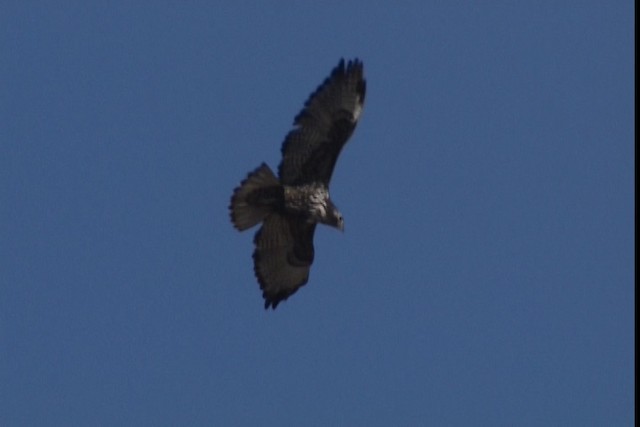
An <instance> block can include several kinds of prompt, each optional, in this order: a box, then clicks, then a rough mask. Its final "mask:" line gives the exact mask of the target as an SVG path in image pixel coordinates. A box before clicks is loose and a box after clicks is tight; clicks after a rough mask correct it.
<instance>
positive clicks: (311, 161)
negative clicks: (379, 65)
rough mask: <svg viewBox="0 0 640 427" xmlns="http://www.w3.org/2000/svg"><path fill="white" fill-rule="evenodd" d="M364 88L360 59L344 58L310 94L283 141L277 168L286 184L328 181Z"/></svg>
mask: <svg viewBox="0 0 640 427" xmlns="http://www.w3.org/2000/svg"><path fill="white" fill-rule="evenodd" d="M365 92H366V81H365V80H364V77H363V70H362V62H361V61H359V60H357V59H355V60H353V61H349V62H348V63H347V64H346V65H345V62H344V60H341V61H340V63H339V64H338V65H337V66H336V67H335V68H334V69H333V71H332V72H331V75H330V76H329V77H327V79H326V80H325V81H324V82H323V83H322V84H321V85H320V86H319V87H318V88H317V89H316V90H315V92H313V93H312V94H311V96H310V97H309V99H308V100H307V102H306V103H305V105H304V108H303V109H302V111H301V112H300V113H299V114H298V115H297V116H296V118H295V120H294V128H293V129H292V130H291V131H290V132H289V134H288V135H287V136H286V138H285V141H284V143H283V144H282V161H281V163H280V166H279V168H278V173H279V176H280V181H281V182H282V183H283V184H285V185H300V184H306V183H310V182H322V183H324V184H325V185H327V186H328V185H329V181H330V180H331V174H332V173H333V168H334V166H335V164H336V160H337V159H338V155H339V154H340V151H341V150H342V147H343V146H344V144H345V143H346V142H347V140H348V139H349V137H350V136H351V134H352V133H353V130H354V129H355V127H356V124H357V122H358V118H359V117H360V113H361V112H362V106H363V104H364V97H365Z"/></svg>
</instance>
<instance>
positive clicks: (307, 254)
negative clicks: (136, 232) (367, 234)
mask: <svg viewBox="0 0 640 427" xmlns="http://www.w3.org/2000/svg"><path fill="white" fill-rule="evenodd" d="M365 92H366V81H365V79H364V77H363V65H362V62H361V61H359V60H358V59H354V60H350V61H348V62H347V63H346V64H345V61H344V59H342V60H340V62H339V63H338V65H337V66H336V67H335V68H334V69H333V71H331V74H330V75H329V77H327V78H326V79H325V81H324V82H323V83H322V84H321V85H320V86H318V88H317V89H316V90H315V91H314V92H313V93H312V94H311V95H310V96H309V99H308V100H307V101H306V102H305V104H304V108H303V109H302V111H300V113H298V115H297V116H296V117H295V119H294V121H293V129H292V130H291V131H290V132H289V133H288V134H287V136H286V137H285V140H284V143H283V144H282V150H281V151H282V161H281V162H280V166H279V167H278V176H277V177H276V175H275V174H274V173H273V172H272V171H271V169H270V168H269V166H267V165H266V164H265V163H262V164H261V165H260V166H259V167H258V168H257V169H255V170H254V171H253V172H251V173H249V175H248V176H247V178H246V179H244V180H243V181H242V182H241V183H240V185H239V186H238V187H237V188H236V189H235V190H234V191H233V195H232V196H231V203H230V205H229V211H230V216H231V222H232V223H233V226H234V227H235V228H236V229H238V230H239V231H244V230H246V229H248V228H251V227H253V226H255V225H257V224H259V223H262V227H260V229H259V230H258V232H257V233H256V235H255V237H254V243H255V251H254V252H253V262H254V272H255V275H256V278H257V279H258V283H259V284H260V288H261V289H262V296H263V298H264V307H265V309H268V308H269V307H272V308H273V309H275V308H276V307H277V306H278V304H279V303H280V302H281V301H283V300H286V299H287V298H289V297H290V296H291V295H292V294H294V293H295V292H296V291H297V290H298V289H299V288H300V287H301V286H303V285H305V284H306V283H307V281H308V280H309V270H310V268H311V264H312V263H313V256H314V249H313V234H314V232H315V230H316V224H318V223H320V224H325V225H329V226H331V227H335V228H338V229H340V230H344V219H343V217H342V214H341V213H340V211H338V208H337V207H336V205H335V204H334V203H333V201H332V200H331V198H330V197H329V182H330V181H331V174H332V173H333V168H334V167H335V165H336V160H337V159H338V155H339V154H340V151H341V150H342V147H344V145H345V144H346V142H347V140H348V139H349V137H350V136H351V134H352V133H353V131H354V129H355V127H356V124H357V123H358V119H359V118H360V114H361V113H362V107H363V104H364V97H365Z"/></svg>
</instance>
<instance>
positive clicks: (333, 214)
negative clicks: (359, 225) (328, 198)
mask: <svg viewBox="0 0 640 427" xmlns="http://www.w3.org/2000/svg"><path fill="white" fill-rule="evenodd" d="M328 208H329V209H328V212H327V218H326V222H325V224H327V225H330V226H331V227H335V228H337V229H338V230H340V231H342V232H344V218H343V217H342V214H341V213H340V211H339V210H338V208H337V207H336V206H335V205H334V204H333V203H332V202H329V206H328Z"/></svg>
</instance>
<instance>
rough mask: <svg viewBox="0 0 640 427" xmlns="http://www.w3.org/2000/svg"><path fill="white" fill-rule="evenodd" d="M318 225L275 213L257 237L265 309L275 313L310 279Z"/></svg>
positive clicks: (256, 257) (256, 255)
mask: <svg viewBox="0 0 640 427" xmlns="http://www.w3.org/2000/svg"><path fill="white" fill-rule="evenodd" d="M315 227H316V226H315V224H309V223H307V222H305V221H304V220H303V219H300V218H299V217H288V216H284V215H280V214H278V213H273V214H271V215H269V216H268V217H267V218H266V219H265V221H264V223H263V225H262V227H261V228H260V230H258V232H257V233H256V235H255V238H254V243H255V245H256V248H255V251H254V252H253V262H254V271H255V274H256V277H257V278H258V283H260V288H261V289H262V296H263V297H264V301H265V302H264V307H265V308H269V307H270V306H271V307H273V308H274V309H275V308H276V306H277V305H278V304H279V303H280V301H283V300H286V299H287V298H289V296H291V295H293V294H294V293H295V292H296V291H297V290H298V289H299V288H300V287H301V286H303V285H304V284H306V283H307V280H308V279H309V270H310V268H311V263H313V254H314V251H313V233H314V231H315Z"/></svg>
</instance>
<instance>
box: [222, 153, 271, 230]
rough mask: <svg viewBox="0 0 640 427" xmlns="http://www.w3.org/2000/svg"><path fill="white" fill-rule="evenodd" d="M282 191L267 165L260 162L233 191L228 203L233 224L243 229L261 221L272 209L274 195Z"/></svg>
mask: <svg viewBox="0 0 640 427" xmlns="http://www.w3.org/2000/svg"><path fill="white" fill-rule="evenodd" d="M282 191H283V190H282V186H281V185H280V181H278V178H277V177H276V176H275V175H274V174H273V172H272V171H271V169H270V168H269V166H267V165H266V164H265V163H263V164H261V165H260V166H259V167H258V168H257V169H256V170H254V171H253V172H251V173H250V174H249V176H247V178H246V179H245V180H244V181H242V182H241V183H240V186H239V187H237V188H236V189H235V190H234V191H233V196H231V204H230V205H229V210H230V214H231V222H232V223H233V226H234V227H235V228H237V229H238V230H240V231H244V230H246V229H248V228H251V227H253V226H254V225H256V224H258V223H260V222H262V221H263V220H264V219H265V217H266V216H267V215H269V214H270V213H271V212H272V211H273V209H274V202H275V201H276V199H275V198H274V195H278V194H280V193H282Z"/></svg>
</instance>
